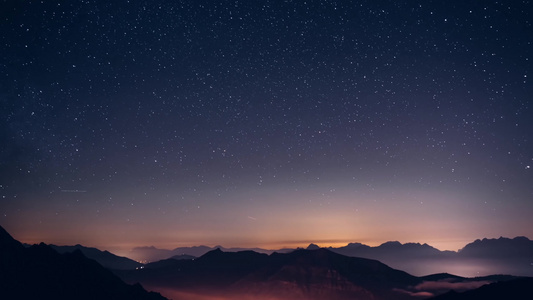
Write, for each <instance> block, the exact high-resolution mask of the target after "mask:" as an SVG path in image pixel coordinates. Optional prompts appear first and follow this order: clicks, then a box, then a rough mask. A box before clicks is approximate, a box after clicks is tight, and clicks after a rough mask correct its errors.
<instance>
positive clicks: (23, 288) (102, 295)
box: [0, 227, 165, 300]
mask: <svg viewBox="0 0 533 300" xmlns="http://www.w3.org/2000/svg"><path fill="white" fill-rule="evenodd" d="M17 243H18V246H17ZM0 253H1V255H0V257H1V258H2V259H0V270H1V271H0V295H1V297H2V299H56V300H62V299H80V300H85V299H87V300H89V299H117V300H121V299H124V300H126V299H139V300H163V299H165V298H164V297H162V296H161V295H159V294H157V293H149V292H147V291H145V290H144V289H142V287H141V286H140V285H136V286H131V285H127V284H126V283H124V282H123V281H122V280H121V279H120V278H118V277H117V276H116V275H114V274H113V273H111V272H110V271H109V270H107V269H105V268H104V267H102V266H101V265H100V264H98V263H97V262H96V261H94V260H91V259H88V258H86V257H85V256H84V255H83V253H82V252H81V250H79V249H77V250H75V251H73V252H69V253H65V254H59V253H57V252H56V251H55V250H54V249H52V248H51V247H49V246H47V245H46V244H44V243H40V244H38V245H33V246H30V247H28V248H25V247H23V246H22V244H20V243H19V242H17V241H16V240H14V239H13V238H12V237H11V236H10V235H9V234H6V232H5V230H4V229H3V228H1V227H0ZM4 258H10V259H9V260H8V259H4Z"/></svg>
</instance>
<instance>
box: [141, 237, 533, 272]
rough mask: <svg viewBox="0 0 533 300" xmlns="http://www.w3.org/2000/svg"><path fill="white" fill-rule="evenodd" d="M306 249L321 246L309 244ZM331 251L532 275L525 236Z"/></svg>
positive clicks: (399, 265)
mask: <svg viewBox="0 0 533 300" xmlns="http://www.w3.org/2000/svg"><path fill="white" fill-rule="evenodd" d="M218 247H219V248H220V249H221V250H222V251H225V252H228V251H229V252H237V251H244V250H253V251H255V252H258V253H265V254H272V253H273V252H278V253H288V252H292V251H294V250H296V249H280V250H267V249H261V248H223V247H220V246H218ZM215 248H216V247H208V246H198V247H180V248H176V249H174V250H163V249H157V248H154V247H140V248H135V249H133V250H132V252H131V253H130V254H131V255H130V258H134V259H135V260H138V261H141V260H147V261H158V260H161V259H167V258H170V257H172V256H175V255H191V256H195V257H200V256H202V255H203V254H205V253H207V252H209V251H211V250H213V249H215ZM307 248H308V249H309V250H311V249H318V248H320V247H319V246H318V245H316V244H310V245H309V246H308V247H307ZM327 249H329V250H331V251H332V252H335V253H338V254H342V255H345V256H351V257H362V258H368V259H375V260H379V261H381V262H383V263H385V264H387V265H388V266H391V267H393V268H396V269H400V270H404V271H406V272H408V273H410V274H414V275H417V276H424V275H428V274H433V273H441V272H447V273H451V274H458V275H461V276H467V277H472V276H487V275H491V274H512V275H516V276H533V265H531V260H532V258H533V241H531V240H529V239H528V238H526V237H516V238H513V239H509V238H499V239H483V240H477V241H474V242H473V243H470V244H467V245H466V246H465V247H464V248H463V249H461V250H459V251H457V252H456V251H441V250H439V249H436V248H434V247H432V246H430V245H428V244H420V243H405V244H402V243H400V242H397V241H391V242H386V243H383V244H381V245H379V246H376V247H371V246H368V245H365V244H361V243H350V244H348V245H346V246H342V247H337V248H333V247H329V248H327Z"/></svg>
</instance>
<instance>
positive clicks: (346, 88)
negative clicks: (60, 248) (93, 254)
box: [0, 0, 533, 250]
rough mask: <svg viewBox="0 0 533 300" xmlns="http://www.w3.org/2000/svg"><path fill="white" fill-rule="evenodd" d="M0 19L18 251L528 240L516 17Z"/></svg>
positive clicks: (528, 174) (212, 13)
mask: <svg viewBox="0 0 533 300" xmlns="http://www.w3.org/2000/svg"><path fill="white" fill-rule="evenodd" d="M0 6H1V8H0V11H1V13H0V22H1V23H0V24H2V26H1V27H2V28H3V29H2V30H1V32H0V105H1V111H2V118H1V119H0V122H1V123H0V130H1V131H0V144H1V145H2V147H1V153H0V196H1V197H2V199H1V202H0V213H1V215H0V219H1V221H0V222H2V226H5V227H6V228H7V229H8V231H10V232H12V233H13V234H14V236H16V237H18V239H19V240H22V241H27V242H40V241H45V242H51V243H60V244H61V243H63V244H76V243H83V244H86V245H88V246H101V245H105V246H106V247H129V246H141V245H152V244H153V245H156V246H160V247H164V246H166V247H176V246H178V245H193V244H209V245H214V244H223V245H225V246H272V247H274V246H277V245H294V244H297V245H300V243H301V244H302V245H304V243H308V242H322V243H323V244H328V243H329V244H334V243H348V242H354V241H358V242H369V243H379V242H384V241H387V240H401V241H404V242H409V241H416V242H428V243H430V244H432V245H434V246H436V247H439V248H443V249H454V250H455V249H457V248H459V247H460V246H462V245H464V244H465V242H468V241H471V240H473V239H476V238H481V237H497V236H500V235H503V236H510V237H512V236H516V235H525V236H528V237H530V238H531V237H533V232H531V230H530V228H533V223H532V222H533V221H532V220H531V217H530V216H531V213H533V201H532V200H533V198H532V197H533V173H532V172H533V171H532V169H531V165H532V164H533V141H532V140H531V137H532V129H533V114H532V112H533V108H532V101H531V97H532V95H533V93H532V92H533V85H532V83H531V79H530V78H531V76H532V74H531V70H533V67H532V59H533V57H532V53H533V45H532V42H533V28H532V24H531V20H532V18H531V11H533V7H532V4H531V2H530V1H498V2H486V1H483V2H480V1H447V2H441V1H377V2H376V1H307V2H304V1H261V2H255V1H219V2H217V1H161V2H160V3H152V2H148V1H112V2H107V1H97V0H94V1H74V2H63V1H42V2H41V1H5V2H3V3H2V4H0Z"/></svg>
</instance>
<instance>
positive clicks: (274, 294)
mask: <svg viewBox="0 0 533 300" xmlns="http://www.w3.org/2000/svg"><path fill="white" fill-rule="evenodd" d="M115 272H116V273H117V274H118V275H119V276H120V277H121V278H123V279H124V280H125V281H126V282H141V283H142V284H143V285H144V286H147V287H151V288H152V289H154V290H158V291H161V292H163V291H165V293H164V294H165V295H167V296H168V297H171V298H173V299H176V300H179V299H202V297H207V298H209V297H215V296H216V297H219V298H217V299H272V300H273V299H309V300H314V299H325V298H327V299H335V300H344V299H374V300H381V299H397V300H402V299H405V300H414V299H420V296H423V297H426V298H427V297H430V296H434V295H438V294H442V293H445V292H447V291H448V290H450V289H451V288H455V289H458V290H461V291H464V290H467V289H472V288H477V287H479V286H481V285H484V284H487V283H490V282H494V281H498V280H509V279H513V278H515V277H512V276H501V277H494V278H492V277H491V278H489V277H483V278H463V277H460V276H455V275H450V274H445V273H442V274H435V275H431V276H424V277H416V276H412V275H410V274H408V273H406V272H404V271H400V270H396V269H393V268H390V267H388V266H387V265H385V264H383V263H381V262H379V261H377V260H372V259H366V258H357V257H348V256H344V255H341V254H338V253H334V252H332V251H330V250H329V249H324V248H322V249H314V250H304V249H300V250H295V251H293V252H290V253H273V254H271V255H267V254H263V253H256V252H253V251H240V252H223V251H222V250H221V249H216V250H212V251H210V252H208V253H206V254H205V255H203V256H201V257H199V258H197V259H194V260H175V259H167V260H164V261H160V262H156V263H151V264H147V265H146V266H145V268H144V269H142V270H135V271H115ZM195 297H198V298H195Z"/></svg>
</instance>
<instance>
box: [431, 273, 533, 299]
mask: <svg viewBox="0 0 533 300" xmlns="http://www.w3.org/2000/svg"><path fill="white" fill-rule="evenodd" d="M501 299H513V300H531V299H533V278H531V277H529V278H519V279H514V280H509V281H503V282H495V283H491V284H487V285H484V286H482V287H480V288H477V289H474V290H469V291H466V292H462V293H458V292H455V291H450V292H448V293H445V294H443V295H440V296H437V297H434V298H431V299H430V300H501Z"/></svg>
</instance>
